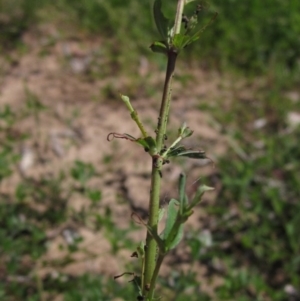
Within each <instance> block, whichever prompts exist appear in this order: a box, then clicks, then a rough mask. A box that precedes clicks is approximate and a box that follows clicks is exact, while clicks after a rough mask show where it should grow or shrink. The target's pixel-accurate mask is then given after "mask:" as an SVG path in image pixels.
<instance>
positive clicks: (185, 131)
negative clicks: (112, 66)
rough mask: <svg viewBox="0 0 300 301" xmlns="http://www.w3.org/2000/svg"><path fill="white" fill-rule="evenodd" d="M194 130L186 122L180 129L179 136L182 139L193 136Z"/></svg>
mask: <svg viewBox="0 0 300 301" xmlns="http://www.w3.org/2000/svg"><path fill="white" fill-rule="evenodd" d="M193 133H194V131H192V130H191V129H190V128H189V127H188V126H187V125H186V123H185V122H184V123H183V125H182V126H181V127H180V128H179V130H178V137H182V139H184V138H187V137H190V136H192V135H193Z"/></svg>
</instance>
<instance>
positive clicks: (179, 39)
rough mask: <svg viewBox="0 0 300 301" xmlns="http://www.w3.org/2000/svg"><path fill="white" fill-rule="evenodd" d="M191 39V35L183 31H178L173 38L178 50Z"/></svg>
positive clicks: (174, 45)
mask: <svg viewBox="0 0 300 301" xmlns="http://www.w3.org/2000/svg"><path fill="white" fill-rule="evenodd" d="M190 39H191V37H190V36H187V35H184V34H183V33H178V34H176V35H175V36H174V38H173V41H172V44H173V47H174V48H176V49H177V51H180V50H182V49H183V48H184V47H185V46H186V45H187V44H188V42H189V40H190Z"/></svg>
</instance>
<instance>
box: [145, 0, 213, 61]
mask: <svg viewBox="0 0 300 301" xmlns="http://www.w3.org/2000/svg"><path fill="white" fill-rule="evenodd" d="M190 2H197V1H195V0H182V1H178V6H180V5H181V6H180V8H178V10H177V15H176V18H175V20H172V19H169V18H167V17H166V16H165V14H164V13H163V10H162V0H155V1H154V4H153V15H154V20H155V24H156V27H157V30H158V32H159V34H160V36H161V38H162V40H159V41H155V42H153V43H152V44H151V46H150V48H151V50H152V51H153V52H157V53H163V54H166V55H167V54H168V52H169V51H173V52H176V53H179V52H180V51H181V50H182V49H183V48H185V47H187V46H188V45H190V44H192V43H193V42H195V41H197V40H198V39H199V38H200V36H201V34H202V33H203V32H204V30H205V29H206V28H207V27H208V26H209V25H210V24H211V23H212V22H213V21H214V20H215V19H216V18H217V16H218V13H216V12H215V13H214V14H213V16H212V17H211V19H210V20H209V22H208V23H206V24H205V25H204V26H202V27H201V26H199V24H198V21H199V18H200V12H201V11H202V10H203V9H204V7H203V5H201V4H199V3H198V4H197V5H196V6H195V11H194V13H193V15H191V16H190V17H187V16H185V15H184V14H183V10H184V6H185V5H187V4H188V3H190ZM181 23H183V24H184V26H183V27H182V26H181Z"/></svg>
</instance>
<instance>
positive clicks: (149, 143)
mask: <svg viewBox="0 0 300 301" xmlns="http://www.w3.org/2000/svg"><path fill="white" fill-rule="evenodd" d="M114 138H117V139H125V140H129V141H131V142H136V143H137V144H139V145H141V146H143V147H144V149H145V150H147V151H150V153H154V152H155V150H156V142H155V140H154V139H153V138H152V137H151V136H148V137H146V138H135V137H133V136H131V135H129V134H119V133H115V132H112V133H109V134H108V135H107V141H112V140H113V139H114Z"/></svg>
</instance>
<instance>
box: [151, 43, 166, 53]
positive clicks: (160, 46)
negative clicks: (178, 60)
mask: <svg viewBox="0 0 300 301" xmlns="http://www.w3.org/2000/svg"><path fill="white" fill-rule="evenodd" d="M150 49H151V50H152V51H153V52H156V53H163V54H167V53H168V47H167V46H166V44H165V43H164V42H154V43H153V44H152V45H151V46H150Z"/></svg>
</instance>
